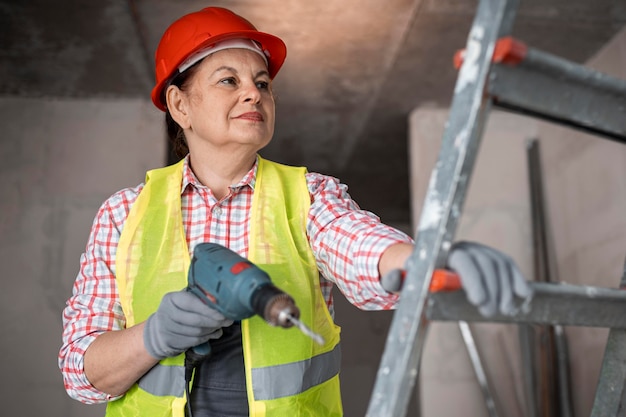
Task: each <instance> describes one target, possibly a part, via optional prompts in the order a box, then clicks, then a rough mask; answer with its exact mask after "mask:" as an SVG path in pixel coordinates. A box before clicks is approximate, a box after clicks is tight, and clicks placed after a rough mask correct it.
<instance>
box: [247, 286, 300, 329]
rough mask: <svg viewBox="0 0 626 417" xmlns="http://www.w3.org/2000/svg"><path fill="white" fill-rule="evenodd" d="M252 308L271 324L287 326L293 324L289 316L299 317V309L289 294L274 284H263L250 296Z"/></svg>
mask: <svg viewBox="0 0 626 417" xmlns="http://www.w3.org/2000/svg"><path fill="white" fill-rule="evenodd" d="M251 304H252V308H253V310H254V312H255V313H256V314H258V315H259V316H261V317H263V318H264V319H265V321H267V322H268V323H269V324H271V325H272V326H280V327H284V328H288V327H291V326H293V322H292V321H291V320H290V318H291V317H294V318H296V319H297V318H299V317H300V310H299V309H298V307H296V303H295V301H294V300H293V298H291V296H289V294H286V293H284V292H283V291H281V290H279V289H278V288H276V287H275V286H274V285H271V284H270V285H263V286H262V287H260V288H259V289H258V290H257V291H256V292H255V294H254V295H253V297H252V302H251Z"/></svg>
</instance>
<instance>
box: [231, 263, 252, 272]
mask: <svg viewBox="0 0 626 417" xmlns="http://www.w3.org/2000/svg"><path fill="white" fill-rule="evenodd" d="M251 267H252V264H251V263H249V262H244V261H241V262H237V263H236V264H235V265H233V266H231V267H230V272H232V273H233V275H237V274H239V273H240V272H241V271H244V270H246V269H248V268H251Z"/></svg>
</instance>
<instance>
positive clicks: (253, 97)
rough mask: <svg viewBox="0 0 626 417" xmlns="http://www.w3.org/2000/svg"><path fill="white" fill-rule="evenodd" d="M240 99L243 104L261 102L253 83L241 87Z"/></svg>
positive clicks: (259, 94) (257, 89)
mask: <svg viewBox="0 0 626 417" xmlns="http://www.w3.org/2000/svg"><path fill="white" fill-rule="evenodd" d="M242 98H243V101H244V102H245V103H258V102H260V101H261V92H260V91H259V88H258V87H257V86H256V84H255V83H246V84H245V85H244V86H243V91H242Z"/></svg>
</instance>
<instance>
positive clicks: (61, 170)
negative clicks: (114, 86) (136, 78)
mask: <svg viewBox="0 0 626 417" xmlns="http://www.w3.org/2000/svg"><path fill="white" fill-rule="evenodd" d="M0 124H1V125H2V126H3V133H4V136H3V138H2V140H1V141H0V190H1V191H2V192H1V195H2V198H1V199H0V245H1V250H0V265H1V266H0V270H1V271H2V274H1V275H2V282H1V283H0V287H1V289H0V297H1V300H2V301H1V302H0V317H2V319H1V321H0V323H1V325H0V330H1V331H2V337H1V338H0V353H1V357H2V360H0V374H1V375H3V378H4V379H5V380H4V382H3V384H2V387H3V388H2V390H0V398H1V399H2V403H3V404H4V406H3V408H4V409H3V411H2V413H1V414H2V415H6V416H13V415H22V416H29V417H30V416H32V417H34V416H44V415H46V416H51V417H78V416H80V417H89V416H102V415H104V408H103V407H102V406H86V405H82V404H80V403H78V402H76V401H74V400H71V399H70V398H69V397H68V396H67V395H66V394H65V391H64V389H63V383H62V380H61V374H60V372H59V370H58V367H57V353H58V349H59V347H60V345H61V311H62V309H63V307H64V305H65V300H66V299H67V298H68V297H69V296H70V294H71V288H72V284H73V282H74V278H75V277H76V273H77V272H78V260H79V256H80V254H81V253H82V252H83V250H84V247H85V244H86V242H87V236H88V234H89V230H90V228H91V223H92V221H93V218H94V216H95V214H96V211H97V210H98V208H99V207H100V204H101V203H102V202H103V201H104V200H105V199H106V198H107V197H108V196H109V195H110V194H112V193H113V192H115V191H117V190H118V189H119V188H122V187H126V186H130V185H134V184H137V183H139V182H141V181H142V180H143V177H144V175H145V171H146V170H147V169H150V168H155V167H158V166H161V165H162V161H164V160H165V140H164V139H163V133H162V115H161V114H159V112H158V111H156V110H154V109H153V106H152V105H151V104H150V103H149V102H147V101H146V102H144V101H130V100H129V101H124V100H115V101H95V100H88V101H81V100H48V99H15V98H2V99H0Z"/></svg>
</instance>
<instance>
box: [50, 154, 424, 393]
mask: <svg viewBox="0 0 626 417" xmlns="http://www.w3.org/2000/svg"><path fill="white" fill-rule="evenodd" d="M256 167H257V166H256V164H255V166H254V167H253V168H252V169H251V170H250V171H249V172H248V174H247V175H246V176H245V177H244V178H243V179H242V180H241V181H240V182H239V183H238V184H237V185H234V186H231V192H230V194H229V195H227V196H226V197H224V198H223V199H222V200H220V201H217V200H216V198H215V197H214V196H213V194H212V192H211V190H210V189H208V188H207V187H205V186H203V185H202V184H200V182H199V181H198V180H197V178H196V177H195V175H194V174H193V172H192V171H191V170H190V169H189V166H188V160H187V161H186V162H185V165H184V170H183V183H182V191H181V205H182V214H183V222H184V229H185V233H186V237H187V243H188V245H189V250H190V252H193V249H194V247H195V246H196V245H197V244H198V243H201V242H215V243H219V244H222V245H224V246H226V247H229V248H230V249H232V250H234V251H236V252H237V253H239V254H240V255H241V256H244V257H247V248H248V232H249V226H250V224H249V223H250V206H251V203H252V195H253V192H254V184H255V179H256ZM306 180H307V185H308V189H309V192H310V194H311V208H310V211H309V217H308V222H307V226H306V229H307V234H308V239H309V243H310V244H311V248H312V249H313V253H314V254H315V258H316V259H317V265H318V268H319V271H320V281H321V288H322V292H323V295H324V297H325V299H326V303H327V304H328V307H329V309H330V311H331V314H332V313H333V299H332V294H331V290H332V287H333V285H337V287H339V289H340V291H341V292H342V293H343V295H344V296H345V297H346V298H347V299H348V301H350V303H352V304H354V305H355V306H357V307H359V308H361V309H363V310H383V309H391V308H393V307H394V306H395V304H396V302H397V296H394V295H390V294H388V293H386V292H385V291H384V290H383V289H382V287H381V286H380V284H379V274H378V261H379V259H380V257H381V255H382V253H383V252H384V251H385V250H386V249H387V248H388V247H389V246H391V245H393V244H396V243H399V242H411V241H412V240H411V238H410V237H409V236H407V235H406V234H404V233H402V232H400V231H398V230H396V229H393V228H391V227H388V226H386V225H383V224H382V223H381V222H380V220H379V219H378V217H376V216H375V215H373V214H372V213H370V212H367V211H364V210H361V209H360V208H359V207H358V206H357V204H356V203H355V202H354V201H353V200H352V199H351V198H350V196H349V195H348V193H347V187H346V186H345V185H343V184H341V183H340V182H339V181H338V180H337V179H336V178H333V177H329V176H325V175H321V174H317V173H308V174H307V175H306ZM142 188H143V184H140V185H138V186H137V187H134V188H126V189H123V190H121V191H119V192H117V193H115V194H113V195H112V196H111V197H110V198H109V199H108V200H106V201H105V202H104V204H103V205H102V206H101V207H100V210H99V211H98V214H97V215H96V218H95V220H94V223H93V226H92V229H91V233H90V236H89V240H88V242H87V246H86V249H85V252H84V253H83V254H82V255H81V258H80V270H79V273H78V276H77V278H76V281H75V283H74V288H73V295H72V296H71V298H70V299H69V300H68V301H67V306H66V307H65V309H64V311H63V328H64V330H63V345H62V347H61V349H60V352H59V367H60V369H61V371H62V374H63V379H64V383H65V388H66V390H67V392H68V394H69V395H70V396H71V397H72V398H75V399H77V400H79V401H81V402H84V403H87V404H93V403H101V402H105V401H108V400H110V399H111V397H110V396H109V395H107V394H105V393H103V392H101V391H99V390H97V389H96V388H94V387H93V386H92V385H91V384H90V383H89V381H88V380H87V378H86V376H85V373H84V371H83V354H84V353H85V350H86V349H87V347H88V346H89V344H90V343H91V342H92V341H93V340H94V339H95V338H96V337H97V336H98V335H99V334H101V333H103V332H107V331H111V330H120V329H123V328H124V327H125V324H126V321H125V318H124V314H123V312H122V308H121V306H120V303H119V299H118V293H117V288H116V283H115V253H116V250H117V244H118V241H119V238H120V235H121V233H122V229H123V226H124V221H125V220H126V217H127V215H128V212H129V210H130V208H131V206H132V204H133V203H134V202H135V200H136V199H137V196H138V195H139V193H140V192H141V190H142Z"/></svg>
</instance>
